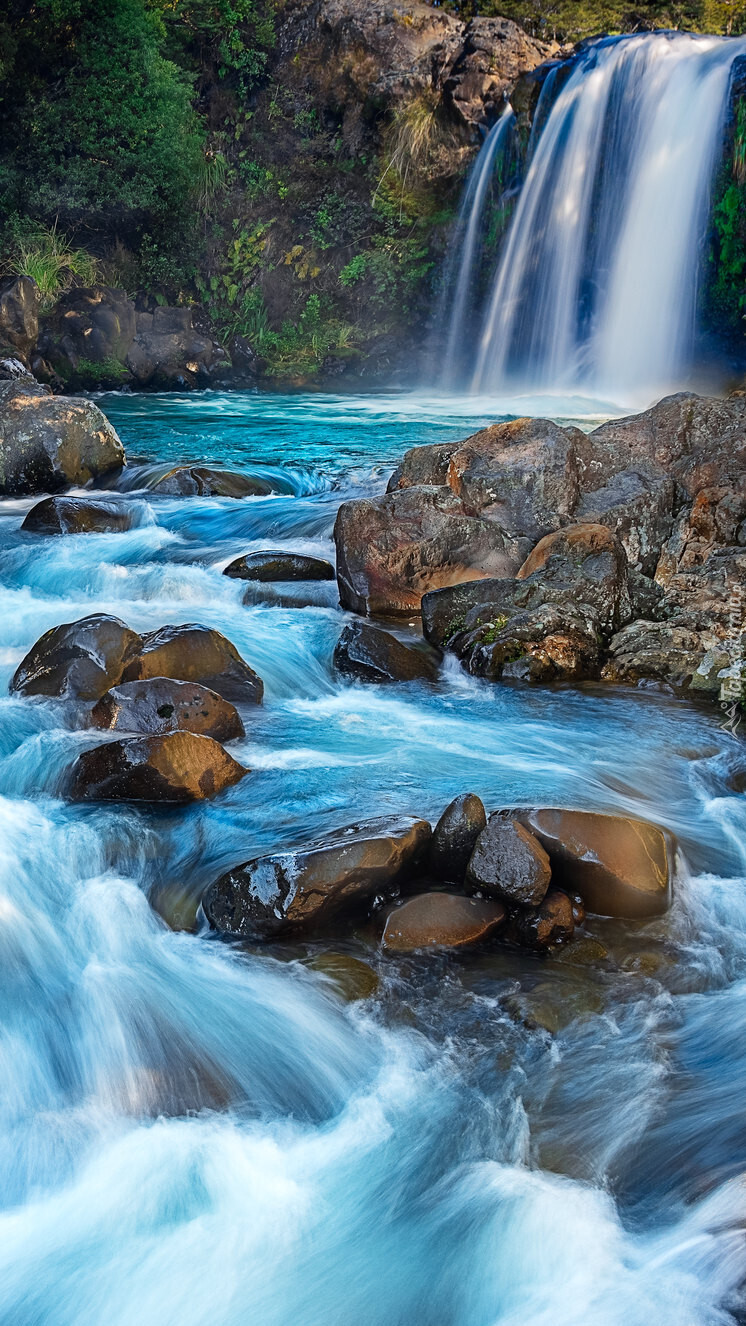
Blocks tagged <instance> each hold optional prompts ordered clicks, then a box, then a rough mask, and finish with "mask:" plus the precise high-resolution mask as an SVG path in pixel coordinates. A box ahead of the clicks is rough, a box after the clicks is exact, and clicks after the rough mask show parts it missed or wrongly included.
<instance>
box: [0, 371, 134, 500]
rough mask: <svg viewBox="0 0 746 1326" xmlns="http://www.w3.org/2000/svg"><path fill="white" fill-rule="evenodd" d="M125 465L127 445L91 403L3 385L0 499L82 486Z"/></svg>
mask: <svg viewBox="0 0 746 1326" xmlns="http://www.w3.org/2000/svg"><path fill="white" fill-rule="evenodd" d="M124 463H125V458H124V447H123V446H122V444H121V442H120V441H119V438H118V437H117V435H116V433H115V432H114V429H113V428H112V426H111V424H110V423H109V421H108V419H106V418H105V417H104V415H103V414H102V413H101V411H100V410H99V408H98V406H97V405H94V404H93V402H92V401H87V400H83V399H82V398H78V397H74V396H53V395H52V393H51V391H50V389H49V388H48V387H41V386H39V385H38V384H37V383H28V382H0V496H4V497H6V496H7V497H15V496H22V495H24V494H27V493H39V492H42V493H43V492H47V493H49V492H52V493H53V492H58V491H59V490H60V489H61V488H72V487H73V486H81V485H83V484H86V483H89V482H90V480H91V479H96V478H99V477H100V476H101V475H104V474H110V473H111V472H112V471H114V470H119V469H121V468H122V466H123V465H124Z"/></svg>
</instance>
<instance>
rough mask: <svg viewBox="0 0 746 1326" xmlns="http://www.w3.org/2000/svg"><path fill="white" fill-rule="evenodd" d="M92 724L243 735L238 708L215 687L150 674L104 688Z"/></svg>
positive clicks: (113, 728)
mask: <svg viewBox="0 0 746 1326" xmlns="http://www.w3.org/2000/svg"><path fill="white" fill-rule="evenodd" d="M91 725H92V727H100V728H108V729H109V730H111V731H116V732H142V733H152V734H153V735H162V734H164V733H166V732H194V733H195V734H196V735H197V736H201V737H212V738H213V739H214V740H215V741H233V740H235V739H236V738H239V737H243V736H244V725H243V723H242V722H241V719H240V717H239V715H238V712H237V710H236V709H235V708H234V707H233V705H232V704H230V703H229V701H228V700H224V699H223V697H222V696H221V695H218V694H217V693H216V692H215V691H210V690H208V689H207V687H205V686H199V685H197V683H196V682H193V681H173V680H172V679H171V678H170V677H152V678H150V680H148V681H130V682H124V683H123V684H122V685H121V686H115V687H114V689H113V690H111V691H107V693H106V695H104V696H102V698H101V699H100V700H99V702H98V704H97V705H95V707H94V709H93V711H92V713H91Z"/></svg>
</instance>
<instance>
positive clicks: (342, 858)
mask: <svg viewBox="0 0 746 1326" xmlns="http://www.w3.org/2000/svg"><path fill="white" fill-rule="evenodd" d="M430 835H431V830H430V825H429V824H428V823H427V821H425V820H418V819H413V818H402V819H398V820H385V819H381V820H372V821H370V822H369V823H367V824H355V825H351V826H350V827H349V828H346V829H342V830H340V831H338V832H336V833H333V834H330V836H329V837H328V838H326V839H324V840H323V841H321V842H318V843H314V844H313V845H311V846H310V847H301V848H298V849H296V850H295V851H286V852H276V853H274V854H273V855H271V856H265V857H259V858H257V859H256V860H253V861H247V862H246V863H245V864H244V865H241V866H236V867H235V869H233V870H229V871H228V872H227V873H226V874H225V875H223V876H221V878H220V879H218V880H216V881H215V883H214V884H212V885H210V887H209V889H208V890H207V893H206V894H205V897H204V898H203V901H202V906H203V908H204V912H205V915H206V917H207V919H208V921H209V923H210V925H211V926H212V928H213V929H214V930H219V931H220V932H221V933H222V934H226V935H235V936H238V937H242V938H269V937H271V936H273V935H278V934H282V933H283V932H284V931H286V930H292V929H294V928H296V927H300V926H308V925H318V924H321V923H322V922H324V921H326V920H327V919H328V918H329V917H331V916H333V915H335V914H336V913H337V912H339V911H342V910H354V909H357V910H358V911H361V910H362V911H365V910H366V909H367V908H368V907H369V905H370V904H371V903H372V901H373V899H374V898H376V897H377V896H380V895H382V894H383V895H385V894H386V893H391V891H392V890H394V889H395V888H396V887H397V885H398V884H399V882H400V881H401V880H402V879H403V878H405V877H406V876H407V875H408V874H412V873H413V872H414V869H415V866H416V864H417V862H418V861H419V860H420V858H421V857H422V856H423V855H424V853H425V852H426V851H427V847H428V843H429V841H430Z"/></svg>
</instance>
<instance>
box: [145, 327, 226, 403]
mask: <svg viewBox="0 0 746 1326" xmlns="http://www.w3.org/2000/svg"><path fill="white" fill-rule="evenodd" d="M220 357H221V356H220V350H219V347H217V346H216V345H215V343H214V342H213V341H212V340H211V339H210V337H208V336H203V335H201V334H200V333H199V332H197V331H195V329H194V327H193V326H192V313H191V309H188V308H154V309H153V311H152V312H148V311H147V310H143V311H138V312H137V314H136V316H135V335H134V340H133V341H132V344H131V346H130V348H129V350H128V352H127V360H126V364H127V368H128V370H129V372H130V373H131V374H132V377H133V378H134V379H135V382H136V383H137V384H138V386H140V387H160V388H162V389H164V390H166V391H172V390H174V389H178V390H183V389H184V388H189V387H200V386H202V387H204V386H207V385H209V382H210V374H211V370H212V368H213V366H214V364H215V363H216V362H218V361H219V359H220Z"/></svg>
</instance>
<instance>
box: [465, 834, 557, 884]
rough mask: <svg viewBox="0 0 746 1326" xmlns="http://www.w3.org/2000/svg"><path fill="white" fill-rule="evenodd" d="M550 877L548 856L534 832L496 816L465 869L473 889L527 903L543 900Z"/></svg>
mask: <svg viewBox="0 0 746 1326" xmlns="http://www.w3.org/2000/svg"><path fill="white" fill-rule="evenodd" d="M551 877H552V870H551V867H550V864H549V857H548V856H547V854H546V852H545V851H544V848H543V847H542V845H541V843H540V842H539V841H538V840H537V838H536V837H535V836H534V834H533V833H530V832H529V831H528V829H526V828H525V827H524V826H523V825H522V824H519V823H517V822H516V821H515V820H507V819H503V818H502V817H500V816H495V815H493V816H492V817H491V819H490V822H489V824H488V825H487V828H486V829H483V830H482V832H481V833H480V835H479V837H478V838H477V842H476V846H475V848H474V851H473V852H472V854H471V857H470V858H469V864H468V866H467V868H466V878H467V882H468V883H469V884H470V886H471V887H472V888H473V889H479V890H480V892H482V893H486V894H487V895H488V897H493V898H499V899H501V900H502V901H504V902H508V903H514V904H515V903H517V904H521V905H524V906H538V904H539V903H540V902H542V901H543V899H544V897H545V895H546V892H547V889H548V888H549V881H550V879H551Z"/></svg>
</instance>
